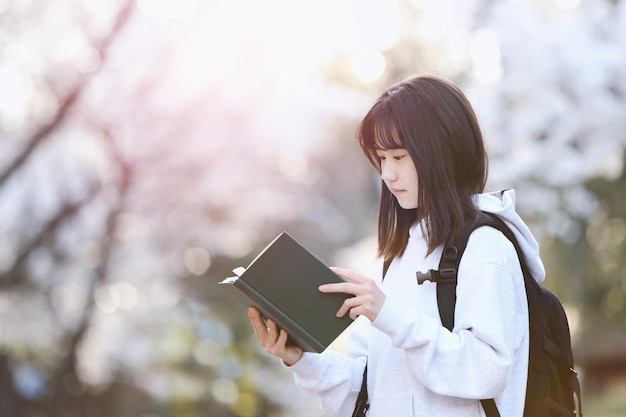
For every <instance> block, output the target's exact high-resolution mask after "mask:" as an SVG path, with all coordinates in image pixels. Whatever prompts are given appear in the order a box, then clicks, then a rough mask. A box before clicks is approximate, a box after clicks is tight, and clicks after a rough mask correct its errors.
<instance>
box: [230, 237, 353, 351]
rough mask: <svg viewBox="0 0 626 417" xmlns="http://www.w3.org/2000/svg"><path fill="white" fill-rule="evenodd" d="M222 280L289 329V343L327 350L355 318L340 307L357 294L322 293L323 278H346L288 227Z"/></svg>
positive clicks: (266, 317)
mask: <svg viewBox="0 0 626 417" xmlns="http://www.w3.org/2000/svg"><path fill="white" fill-rule="evenodd" d="M233 272H234V273H235V275H236V276H234V277H229V278H226V279H224V280H222V281H220V282H219V284H220V285H223V286H225V287H228V288H229V289H230V292H232V293H233V294H234V296H235V297H236V298H238V299H239V300H240V301H242V302H243V303H244V304H246V305H247V306H249V307H250V306H253V307H256V308H257V309H258V310H259V312H260V313H261V315H262V316H263V317H264V318H265V319H272V320H273V321H274V322H275V323H276V324H277V325H278V327H279V328H281V329H284V330H286V331H287V333H288V334H289V341H288V343H294V344H296V345H298V346H299V347H300V348H302V350H304V351H309V352H318V353H320V352H322V351H324V350H325V349H326V348H327V347H328V346H329V345H330V344H331V343H332V342H333V341H334V340H335V339H336V338H337V337H338V336H339V335H340V334H341V333H343V331H344V330H346V328H347V327H348V326H349V325H350V324H351V323H352V319H350V317H349V316H348V315H345V316H344V317H337V316H336V314H337V311H338V310H339V308H340V307H341V305H342V304H343V302H344V301H345V299H346V298H348V297H352V295H351V294H342V293H322V292H320V291H319V289H318V287H319V286H320V285H322V284H327V283H334V282H345V280H344V279H343V278H341V277H340V276H338V275H337V274H335V273H334V272H333V271H332V270H331V269H330V268H329V267H328V266H326V265H325V264H324V263H323V262H322V261H321V260H319V259H318V258H317V257H316V256H315V255H313V254H312V253H311V252H310V251H309V250H308V249H306V248H305V247H304V246H302V245H301V244H300V243H299V242H298V241H296V240H295V239H294V238H293V237H291V236H290V235H289V234H288V233H287V232H282V233H281V234H280V235H278V236H277V237H276V238H275V239H274V240H273V241H272V242H271V243H270V244H269V245H268V246H267V247H266V248H265V249H263V251H261V253H260V254H259V255H258V256H257V257H256V258H255V259H254V260H253V261H252V262H251V263H250V265H249V266H248V267H247V268H245V269H244V268H241V267H240V268H236V269H234V270H233Z"/></svg>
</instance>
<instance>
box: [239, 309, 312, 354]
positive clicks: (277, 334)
mask: <svg viewBox="0 0 626 417" xmlns="http://www.w3.org/2000/svg"><path fill="white" fill-rule="evenodd" d="M248 317H249V318H250V322H251V323H252V328H253V329H254V334H255V335H256V338H257V340H258V341H259V343H260V344H261V346H262V347H263V348H264V349H265V351H266V352H267V353H269V354H271V355H274V356H276V357H278V358H280V359H281V360H282V361H283V362H284V363H285V364H286V365H287V366H291V365H293V364H295V363H296V362H298V361H299V360H300V358H302V355H303V354H304V351H303V350H302V349H300V348H299V347H298V346H297V345H294V344H288V343H287V339H288V337H289V335H288V334H287V331H286V330H284V329H279V328H278V325H276V323H275V322H274V320H272V319H267V321H266V320H264V319H263V317H262V316H261V313H260V312H259V310H257V309H256V308H254V307H250V308H249V309H248Z"/></svg>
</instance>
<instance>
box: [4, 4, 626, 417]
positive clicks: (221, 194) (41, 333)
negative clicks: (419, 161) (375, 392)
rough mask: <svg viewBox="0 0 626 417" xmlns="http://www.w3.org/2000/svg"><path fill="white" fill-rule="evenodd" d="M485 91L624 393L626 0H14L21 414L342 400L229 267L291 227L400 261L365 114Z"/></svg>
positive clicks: (8, 251) (341, 254)
mask: <svg viewBox="0 0 626 417" xmlns="http://www.w3.org/2000/svg"><path fill="white" fill-rule="evenodd" d="M418 73H434V74H437V75H440V76H443V77H446V78H449V79H451V80H452V81H454V82H455V83H457V84H458V85H459V86H460V87H461V88H462V89H463V90H464V91H465V92H466V94H467V95H468V97H469V99H470V101H471V102H472V104H473V105H474V106H475V108H476V110H477V112H478V114H479V118H480V120H481V123H482V126H483V128H484V132H485V136H486V139H487V143H488V147H489V151H490V154H491V158H492V159H491V173H490V175H491V176H490V182H489V186H488V188H489V190H490V191H493V190H497V189H501V188H515V189H516V192H517V203H518V206H519V211H520V213H521V214H522V216H523V217H524V218H525V219H526V220H527V221H528V223H529V224H530V226H531V228H532V230H533V232H534V233H535V235H536V236H537V238H538V240H540V243H541V246H542V255H543V258H544V260H545V263H546V266H547V269H548V279H547V280H546V282H545V285H546V286H547V287H548V288H550V289H552V290H553V291H555V292H556V293H557V294H558V295H559V297H560V298H561V299H562V301H563V302H564V304H565V306H566V309H567V313H568V317H569V321H570V326H571V331H572V338H573V343H574V347H575V358H576V367H577V370H578V371H579V374H580V376H581V379H582V382H583V389H584V397H583V399H584V404H583V405H584V408H585V411H586V413H587V415H590V416H591V415H593V416H595V417H613V416H623V415H626V400H625V399H624V398H626V332H625V330H626V312H625V311H624V302H625V300H624V293H625V290H626V256H625V255H626V171H625V169H624V167H625V164H624V162H625V160H626V1H625V0H588V1H581V0H499V1H495V0H438V1H427V0H316V1H297V0H296V1H293V0H292V1H289V0H265V1H253V0H228V1H226V0H136V1H135V0H107V1H87V0H0V149H1V151H0V417H13V416H25V417H48V416H50V417H52V416H59V417H60V416H63V417H74V416H76V417H79V416H80V417H90V416H94V417H96V416H97V417H100V416H101V417H126V416H128V417H135V416H137V417H169V416H177V417H196V416H210V417H255V416H272V417H274V416H276V417H292V416H303V417H320V416H322V415H323V414H322V412H321V410H320V407H319V405H318V402H317V399H316V398H311V397H309V396H307V395H305V394H303V393H301V392H299V391H297V389H296V388H295V387H294V385H293V382H292V375H291V373H290V372H288V371H286V370H285V369H283V368H282V367H281V365H280V364H279V363H278V362H277V361H276V360H274V359H272V358H270V357H268V356H266V355H265V354H264V353H263V352H262V351H261V350H260V348H259V347H258V346H257V343H256V340H255V339H254V338H253V335H252V332H251V328H250V326H249V324H248V320H247V317H246V311H245V308H243V307H242V306H241V305H239V304H237V303H236V302H234V301H233V300H231V299H230V298H229V297H228V296H227V295H226V294H224V293H223V292H222V290H221V289H220V288H218V286H217V282H218V281H220V280H221V279H223V278H225V277H226V276H229V275H231V270H232V269H233V268H235V267H238V266H247V264H248V263H249V262H250V261H251V259H252V257H253V256H254V255H255V253H256V252H257V251H258V250H260V249H262V248H263V247H264V246H265V245H266V244H267V243H268V242H269V241H271V240H272V239H273V238H274V237H275V236H276V235H277V234H278V233H279V232H281V231H283V230H288V231H289V232H290V233H291V234H292V235H293V236H295V237H296V238H297V239H298V240H300V241H301V242H302V243H303V244H305V245H306V246H308V247H309V248H310V249H311V250H312V251H314V252H316V253H317V254H318V255H319V257H320V258H321V259H323V260H324V261H326V262H327V263H329V264H332V265H341V266H345V267H350V268H353V269H356V270H357V271H360V272H363V273H367V274H370V275H371V276H377V275H378V274H379V271H380V264H379V262H378V260H377V259H376V243H375V242H376V237H375V232H376V210H377V197H378V191H379V190H378V187H379V179H378V178H377V177H376V175H375V173H374V171H373V170H372V169H371V167H370V166H369V165H368V163H367V161H366V160H365V158H364V157H363V156H362V155H361V151H360V149H359V147H358V145H357V144H356V142H355V140H354V130H355V128H356V126H357V124H358V122H359V120H360V117H362V116H363V115H364V113H365V112H366V111H367V109H368V108H369V106H370V105H371V104H372V103H373V101H374V100H375V99H376V97H377V96H378V95H379V94H380V92H381V91H382V89H383V88H384V87H386V86H387V85H389V84H390V83H392V82H395V81H398V80H400V79H402V78H405V77H407V76H409V75H413V74H418Z"/></svg>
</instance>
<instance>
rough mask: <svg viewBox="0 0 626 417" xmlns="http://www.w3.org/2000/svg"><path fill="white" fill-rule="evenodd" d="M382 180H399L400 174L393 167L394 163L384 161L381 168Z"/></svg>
mask: <svg viewBox="0 0 626 417" xmlns="http://www.w3.org/2000/svg"><path fill="white" fill-rule="evenodd" d="M380 178H381V179H382V180H383V181H385V182H388V181H395V180H397V179H398V173H397V171H396V169H395V167H394V166H393V163H389V162H388V161H383V162H382V164H381V166H380Z"/></svg>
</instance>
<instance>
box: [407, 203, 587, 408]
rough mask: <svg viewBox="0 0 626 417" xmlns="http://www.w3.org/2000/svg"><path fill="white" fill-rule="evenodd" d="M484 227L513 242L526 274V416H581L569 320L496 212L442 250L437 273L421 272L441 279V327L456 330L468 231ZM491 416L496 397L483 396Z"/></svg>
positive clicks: (485, 215) (419, 276)
mask: <svg viewBox="0 0 626 417" xmlns="http://www.w3.org/2000/svg"><path fill="white" fill-rule="evenodd" d="M481 226H490V227H493V228H495V229H497V230H499V231H500V232H502V233H503V234H504V235H505V236H506V237H507V239H509V240H510V241H511V242H512V243H513V245H514V246H515V250H516V251H517V254H518V258H519V259H520V265H521V267H522V272H523V274H524V282H525V286H526V296H527V299H528V317H529V339H530V340H529V344H530V345H529V361H528V382H527V389H526V401H525V406H524V417H574V416H578V417H582V406H581V398H580V383H579V381H578V377H577V375H576V372H574V360H573V354H572V344H571V338H570V331H569V324H568V321H567V316H566V314H565V310H564V309H563V305H562V304H561V302H560V301H559V299H558V298H557V297H556V295H554V294H553V293H552V292H550V291H549V290H547V289H546V288H544V287H543V286H541V285H540V284H539V283H538V282H537V281H535V279H534V278H533V277H532V276H531V275H530V273H529V271H528V267H527V266H526V264H525V261H524V257H523V256H522V252H521V250H520V248H519V245H518V243H517V240H516V239H515V236H514V235H513V233H512V232H511V230H510V229H509V228H508V227H507V226H506V224H504V222H503V221H502V220H500V219H499V218H498V217H496V216H495V215H492V214H489V213H482V212H481V214H480V216H479V217H478V219H476V220H474V221H472V222H470V223H469V224H468V225H466V227H465V228H464V231H463V233H462V234H461V236H460V237H459V238H458V239H457V240H456V242H454V243H453V244H451V245H447V246H446V247H445V248H444V251H443V254H442V257H441V261H440V263H439V270H438V271H432V270H431V271H429V272H428V273H420V272H418V273H417V280H418V283H421V282H424V280H431V281H434V282H436V283H437V304H438V307H439V314H440V317H441V321H442V323H443V325H444V326H445V327H446V328H448V330H450V331H452V328H453V327H454V309H455V304H456V284H457V271H458V268H459V263H460V261H461V257H462V255H463V252H464V251H465V247H466V246H467V241H468V239H469V236H470V234H471V233H472V232H473V231H474V230H476V229H477V228H479V227H481ZM481 403H482V405H483V407H484V409H485V413H486V414H487V417H497V416H499V415H500V414H499V412H498V410H497V407H496V405H495V401H493V399H485V400H481Z"/></svg>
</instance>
